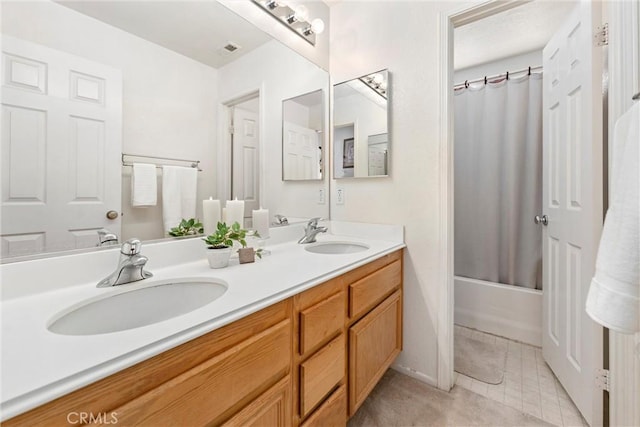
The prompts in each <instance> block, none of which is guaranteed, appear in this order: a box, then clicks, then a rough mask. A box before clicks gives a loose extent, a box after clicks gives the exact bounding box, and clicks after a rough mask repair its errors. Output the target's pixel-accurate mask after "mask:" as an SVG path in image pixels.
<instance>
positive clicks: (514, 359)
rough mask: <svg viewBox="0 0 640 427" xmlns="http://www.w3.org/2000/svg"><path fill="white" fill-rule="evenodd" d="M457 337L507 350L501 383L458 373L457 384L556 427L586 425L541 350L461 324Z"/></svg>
mask: <svg viewBox="0 0 640 427" xmlns="http://www.w3.org/2000/svg"><path fill="white" fill-rule="evenodd" d="M455 334H460V335H463V336H468V337H471V338H475V339H478V340H481V341H485V342H490V343H496V345H498V346H501V347H502V348H506V349H507V364H506V372H505V377H504V380H503V381H502V383H501V384H498V385H491V384H487V383H484V382H481V381H478V380H475V379H473V378H471V377H468V376H466V375H462V374H458V373H456V374H457V378H456V385H459V386H460V387H463V388H466V389H467V390H471V391H473V392H476V393H478V394H481V395H483V396H486V397H488V398H489V399H492V400H495V401H497V402H500V403H504V404H505V405H507V406H510V407H512V408H515V409H519V410H521V411H523V412H524V413H526V414H530V415H533V416H535V417H538V418H540V419H543V420H545V421H547V422H549V423H551V424H555V425H557V426H562V427H569V426H571V427H573V426H580V427H582V426H587V423H586V422H585V421H584V419H583V418H582V416H581V415H580V413H579V412H578V410H577V409H576V407H575V405H574V404H573V402H572V401H571V399H570V398H569V396H568V395H567V392H566V391H565V390H564V388H562V385H561V384H560V383H559V382H558V380H557V379H556V377H555V376H554V375H553V372H552V371H551V369H549V366H547V364H546V363H545V361H544V360H543V359H542V350H541V349H540V348H539V347H534V346H531V345H527V344H522V343H519V342H516V341H511V340H508V339H506V338H501V337H497V336H495V335H491V334H487V333H483V332H480V331H476V330H473V329H468V328H464V327H462V326H458V325H456V326H455Z"/></svg>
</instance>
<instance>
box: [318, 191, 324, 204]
mask: <svg viewBox="0 0 640 427" xmlns="http://www.w3.org/2000/svg"><path fill="white" fill-rule="evenodd" d="M318 204H319V205H324V188H321V189H320V190H318Z"/></svg>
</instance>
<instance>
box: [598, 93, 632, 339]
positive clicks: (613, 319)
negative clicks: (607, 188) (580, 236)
mask: <svg viewBox="0 0 640 427" xmlns="http://www.w3.org/2000/svg"><path fill="white" fill-rule="evenodd" d="M612 175H613V176H612V180H611V181H612V182H611V184H612V185H611V205H610V206H609V210H608V211H607V216H606V219H605V222H604V228H603V230H602V238H601V239H600V247H599V248H598V259H597V261H596V273H595V276H594V277H593V280H592V281H591V287H590V288H589V294H588V296H587V307H586V308H587V313H588V314H589V316H591V317H592V318H593V320H595V321H596V322H598V323H600V324H602V325H603V326H606V327H607V328H610V329H613V330H615V331H618V332H623V333H634V332H639V331H640V103H636V104H635V105H634V106H633V107H631V109H630V110H629V111H628V112H627V113H625V114H624V115H623V116H622V117H621V118H620V119H619V120H618V122H617V123H616V127H615V132H614V141H613V162H612Z"/></svg>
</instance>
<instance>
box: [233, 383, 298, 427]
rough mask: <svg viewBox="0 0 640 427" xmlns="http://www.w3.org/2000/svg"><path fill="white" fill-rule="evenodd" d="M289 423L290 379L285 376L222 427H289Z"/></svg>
mask: <svg viewBox="0 0 640 427" xmlns="http://www.w3.org/2000/svg"><path fill="white" fill-rule="evenodd" d="M291 422H292V417H291V378H290V377H289V376H287V377H285V378H284V379H283V380H282V381H280V382H279V383H278V384H276V385H275V386H273V387H272V388H270V389H269V390H268V391H266V392H265V393H264V394H263V395H262V396H260V397H259V398H257V399H256V400H255V401H253V402H251V403H250V404H249V405H248V406H247V407H246V408H244V409H243V410H242V411H240V412H239V413H238V414H236V415H235V416H234V417H233V418H231V419H230V420H229V421H227V422H226V423H224V426H225V427H254V426H255V427H265V426H282V427H290V426H291Z"/></svg>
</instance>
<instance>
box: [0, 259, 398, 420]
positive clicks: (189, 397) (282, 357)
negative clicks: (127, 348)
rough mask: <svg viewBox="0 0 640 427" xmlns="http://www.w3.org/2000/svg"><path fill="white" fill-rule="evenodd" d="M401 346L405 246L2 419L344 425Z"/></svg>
mask: <svg viewBox="0 0 640 427" xmlns="http://www.w3.org/2000/svg"><path fill="white" fill-rule="evenodd" d="M401 350H402V250H399V251H396V252H394V253H391V254H388V255H385V256H383V257H381V258H379V259H377V260H375V261H372V262H370V263H368V264H365V265H363V266H361V267H358V268H356V269H354V270H352V271H349V272H347V273H345V274H343V275H341V276H339V277H336V278H334V279H331V280H329V281H327V282H325V283H323V284H320V285H318V286H315V287H313V288H311V289H309V290H306V291H304V292H302V293H299V294H298V295H295V296H293V297H291V298H289V299H287V300H285V301H282V302H279V303H276V304H273V305H272V306H269V307H267V308H265V309H263V310H261V311H259V312H257V313H254V314H252V315H249V316H247V317H245V318H243V319H240V320H238V321H236V322H233V323H231V324H230V325H227V326H224V327H222V328H220V329H217V330H215V331H212V332H210V333H208V334H205V335H203V336H201V337H199V338H196V339H194V340H192V341H189V342H187V343H185V344H182V345H181V346H178V347H176V348H173V349H171V350H168V351H166V352H164V353H162V354H159V355H157V356H155V357H152V358H151V359H148V360H146V361H144V362H141V363H139V364H137V365H134V366H132V367H130V368H127V369H125V370H123V371H120V372H118V373H116V374H114V375H112V376H110V377H107V378H105V379H103V380H100V381H98V382H96V383H93V384H90V385H88V386H86V387H84V388H82V389H80V390H77V391H75V392H72V393H70V394H68V395H66V396H63V397H60V398H58V399H56V400H54V401H52V402H49V403H47V404H45V405H43V406H40V407H38V408H35V409H33V410H31V411H29V412H27V413H24V414H21V415H18V416H16V417H14V418H11V419H9V420H7V421H5V422H3V426H6V427H11V426H32V425H38V426H49V425H53V426H58V425H69V422H68V420H67V416H68V414H69V413H78V412H83V413H91V414H94V415H95V414H103V417H102V420H104V421H105V424H106V423H110V424H113V416H115V417H116V418H117V424H118V425H122V426H147V425H148V426H154V427H155V426H164V425H166V426H173V425H189V426H200V425H203V426H204V425H207V426H213V425H224V426H229V427H231V426H256V427H258V426H283V427H298V426H301V427H331V426H345V425H346V423H347V419H348V418H349V417H351V416H352V415H353V414H354V413H355V412H356V410H357V409H358V407H359V406H360V405H361V404H362V402H363V401H364V400H365V399H366V397H367V396H368V394H369V393H370V392H371V390H372V389H373V387H375V385H376V383H377V382H378V381H379V380H380V378H381V377H382V375H383V374H384V372H385V371H386V369H387V368H388V367H389V366H390V365H391V363H392V362H393V360H394V359H395V358H396V356H397V355H398V354H399V353H400V351H401Z"/></svg>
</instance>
